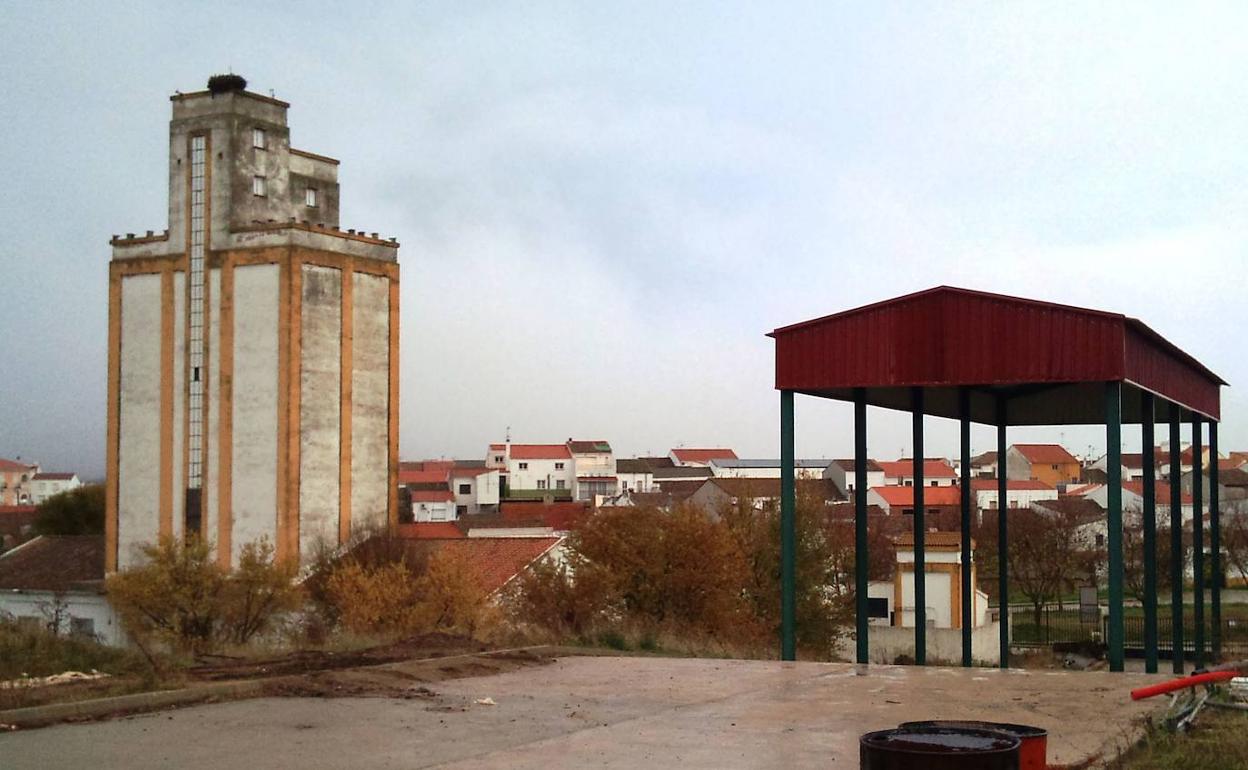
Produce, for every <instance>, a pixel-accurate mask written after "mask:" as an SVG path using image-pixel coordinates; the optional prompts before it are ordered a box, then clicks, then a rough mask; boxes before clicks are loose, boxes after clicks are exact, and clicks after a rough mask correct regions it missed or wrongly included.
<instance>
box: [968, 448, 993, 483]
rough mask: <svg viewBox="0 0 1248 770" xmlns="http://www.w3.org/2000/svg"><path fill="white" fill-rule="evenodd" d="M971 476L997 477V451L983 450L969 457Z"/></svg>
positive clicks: (982, 477)
mask: <svg viewBox="0 0 1248 770" xmlns="http://www.w3.org/2000/svg"><path fill="white" fill-rule="evenodd" d="M971 476H972V477H973V478H981V479H995V478H996V477H997V453H996V452H995V451H993V452H983V453H982V454H977V455H975V456H974V457H972V458H971Z"/></svg>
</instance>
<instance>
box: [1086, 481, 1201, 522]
mask: <svg viewBox="0 0 1248 770" xmlns="http://www.w3.org/2000/svg"><path fill="white" fill-rule="evenodd" d="M1153 489H1154V494H1155V495H1156V501H1155V503H1156V506H1157V516H1158V518H1162V517H1166V518H1168V517H1169V516H1170V485H1169V484H1167V483H1166V482H1164V481H1158V482H1157V485H1156V486H1155V487H1154V488H1153ZM1069 492H1070V491H1069V490H1068V493H1069ZM1073 494H1077V495H1078V496H1080V497H1083V498H1086V499H1088V500H1091V501H1092V502H1094V503H1096V504H1097V505H1099V506H1100V507H1101V508H1102V509H1104V508H1108V507H1109V487H1108V485H1106V484H1085V485H1084V486H1082V487H1077V488H1076V489H1075V490H1074V491H1073ZM1181 499H1182V501H1183V508H1182V514H1181V516H1182V520H1183V523H1184V524H1186V523H1187V522H1189V521H1191V520H1192V496H1191V495H1188V494H1184V495H1182V497H1181ZM1122 509H1123V510H1124V511H1142V510H1144V482H1142V481H1124V482H1123V483H1122Z"/></svg>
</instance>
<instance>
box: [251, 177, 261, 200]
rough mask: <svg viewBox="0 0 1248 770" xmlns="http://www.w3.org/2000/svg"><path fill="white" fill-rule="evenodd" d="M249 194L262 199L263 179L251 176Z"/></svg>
mask: <svg viewBox="0 0 1248 770" xmlns="http://www.w3.org/2000/svg"><path fill="white" fill-rule="evenodd" d="M251 194H252V195H258V196H260V197H261V198H263V197H264V177H262V176H253V177H252V178H251Z"/></svg>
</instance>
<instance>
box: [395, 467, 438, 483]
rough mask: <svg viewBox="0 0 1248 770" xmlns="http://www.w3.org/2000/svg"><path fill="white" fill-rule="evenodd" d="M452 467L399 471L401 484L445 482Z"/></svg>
mask: <svg viewBox="0 0 1248 770" xmlns="http://www.w3.org/2000/svg"><path fill="white" fill-rule="evenodd" d="M449 474H450V469H449V468H448V469H444V470H436V471H399V483H400V484H444V483H446V479H447V476H448V475H449Z"/></svg>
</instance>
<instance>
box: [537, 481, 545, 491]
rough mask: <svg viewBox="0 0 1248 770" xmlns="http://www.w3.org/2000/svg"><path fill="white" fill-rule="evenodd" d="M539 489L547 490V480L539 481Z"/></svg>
mask: <svg viewBox="0 0 1248 770" xmlns="http://www.w3.org/2000/svg"><path fill="white" fill-rule="evenodd" d="M537 488H538V489H545V488H546V480H545V479H541V480H539V481H538V482H537Z"/></svg>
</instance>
